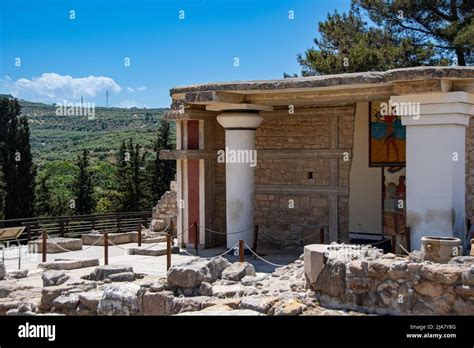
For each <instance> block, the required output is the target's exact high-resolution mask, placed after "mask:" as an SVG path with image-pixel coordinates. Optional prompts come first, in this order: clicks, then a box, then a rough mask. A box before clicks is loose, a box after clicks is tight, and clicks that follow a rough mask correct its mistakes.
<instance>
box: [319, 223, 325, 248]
mask: <svg viewBox="0 0 474 348" xmlns="http://www.w3.org/2000/svg"><path fill="white" fill-rule="evenodd" d="M319 244H324V228H322V227H321V228H320V229H319Z"/></svg>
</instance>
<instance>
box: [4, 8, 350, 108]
mask: <svg viewBox="0 0 474 348" xmlns="http://www.w3.org/2000/svg"><path fill="white" fill-rule="evenodd" d="M349 7H350V0H321V1H317V0H253V1H252V0H129V1H125V0H109V1H105V0H95V1H93V0H41V1H38V0H3V1H2V11H1V13H0V93H10V94H13V95H15V96H17V97H20V98H25V99H28V100H33V101H42V102H46V103H54V102H62V101H63V100H64V99H66V100H67V101H72V102H75V101H79V100H80V96H81V95H82V96H84V101H90V102H95V103H96V105H98V106H102V105H105V91H106V90H109V91H110V92H109V93H110V98H109V100H110V101H109V104H110V105H112V106H123V107H127V106H139V107H143V106H146V107H168V106H169V104H170V97H169V89H170V88H172V87H175V86H181V85H188V84H194V83H204V82H212V81H234V80H249V79H252V80H256V79H274V78H282V76H283V73H284V72H287V73H294V72H297V73H299V72H300V67H299V65H298V63H297V61H296V55H297V54H298V53H303V52H304V51H305V50H306V49H307V48H308V47H310V46H312V44H313V38H314V37H315V36H316V33H317V24H318V22H319V21H321V20H324V19H325V18H326V16H327V13H328V12H333V11H334V10H336V9H337V10H338V11H339V12H343V11H346V10H348V9H349ZM71 10H72V11H75V19H70V11H71ZM290 10H292V11H294V19H293V20H290V19H289V18H288V12H289V11H290ZM180 11H184V17H185V18H184V19H180V18H179V15H180ZM181 14H182V13H181ZM127 57H128V58H129V59H130V66H129V67H126V66H125V64H124V63H125V59H126V58H127ZM236 57H238V58H239V63H240V66H239V67H235V66H234V58H236ZM17 58H20V60H21V61H20V66H16V65H18V62H19V61H18V60H17Z"/></svg>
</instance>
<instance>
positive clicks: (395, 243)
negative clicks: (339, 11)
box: [391, 234, 397, 254]
mask: <svg viewBox="0 0 474 348" xmlns="http://www.w3.org/2000/svg"><path fill="white" fill-rule="evenodd" d="M391 244H392V254H396V253H397V235H396V234H392V243H391Z"/></svg>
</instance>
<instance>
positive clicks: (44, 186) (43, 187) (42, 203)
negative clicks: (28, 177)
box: [35, 173, 53, 216]
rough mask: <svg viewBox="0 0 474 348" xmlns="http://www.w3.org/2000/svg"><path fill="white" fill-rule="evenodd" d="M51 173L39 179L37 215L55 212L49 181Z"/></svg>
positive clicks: (47, 214)
mask: <svg viewBox="0 0 474 348" xmlns="http://www.w3.org/2000/svg"><path fill="white" fill-rule="evenodd" d="M50 178H51V175H50V174H49V173H48V174H46V175H44V176H43V177H42V178H40V179H39V181H38V185H37V187H36V207H35V212H36V216H49V215H51V214H52V212H53V205H52V196H51V190H50V189H49V183H48V181H49V180H50Z"/></svg>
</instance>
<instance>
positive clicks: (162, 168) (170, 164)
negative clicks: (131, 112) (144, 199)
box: [148, 120, 176, 204]
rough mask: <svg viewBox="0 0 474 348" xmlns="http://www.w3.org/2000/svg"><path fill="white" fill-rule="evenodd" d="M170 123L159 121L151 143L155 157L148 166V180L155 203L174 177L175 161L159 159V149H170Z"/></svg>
mask: <svg viewBox="0 0 474 348" xmlns="http://www.w3.org/2000/svg"><path fill="white" fill-rule="evenodd" d="M173 145H174V144H173V143H172V142H171V131H170V124H169V123H168V122H166V121H163V120H161V121H160V127H159V128H158V132H157V138H156V140H155V143H154V144H153V150H154V152H155V159H154V160H153V163H152V164H151V166H150V167H149V168H148V181H149V186H150V191H151V199H152V202H153V204H156V203H157V202H158V201H159V200H160V198H161V196H162V195H163V194H164V193H165V192H166V191H167V190H168V189H169V186H170V182H171V181H172V180H173V179H174V176H175V173H176V162H174V161H170V160H162V159H160V151H161V150H171V149H172V148H173Z"/></svg>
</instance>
